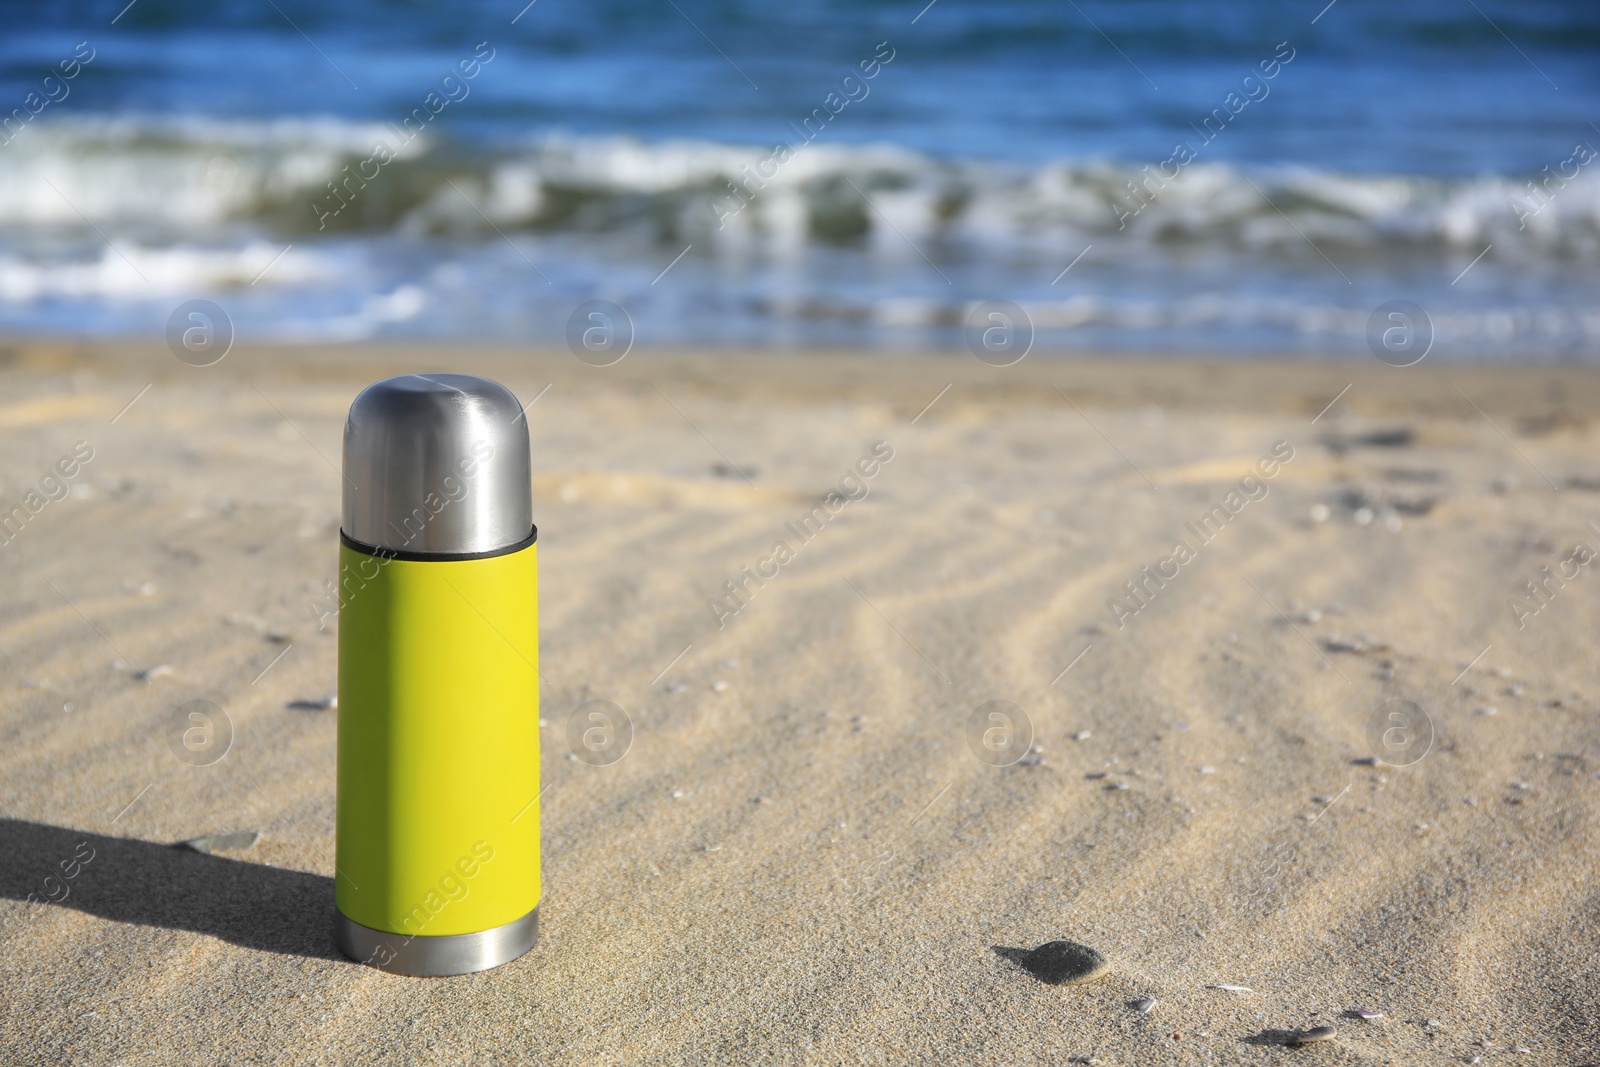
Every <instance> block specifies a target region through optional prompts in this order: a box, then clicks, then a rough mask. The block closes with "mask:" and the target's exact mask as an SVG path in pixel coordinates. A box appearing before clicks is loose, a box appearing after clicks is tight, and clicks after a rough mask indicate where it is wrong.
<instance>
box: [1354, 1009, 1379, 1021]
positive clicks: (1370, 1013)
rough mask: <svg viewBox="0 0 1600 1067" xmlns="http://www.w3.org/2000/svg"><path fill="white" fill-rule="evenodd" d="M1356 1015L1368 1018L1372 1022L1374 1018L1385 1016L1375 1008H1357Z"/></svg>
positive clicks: (1360, 1017) (1359, 1017)
mask: <svg viewBox="0 0 1600 1067" xmlns="http://www.w3.org/2000/svg"><path fill="white" fill-rule="evenodd" d="M1355 1016H1356V1018H1358V1019H1366V1020H1367V1021H1369V1022H1370V1021H1371V1020H1373V1019H1381V1018H1383V1012H1381V1011H1377V1010H1376V1009H1373V1008H1357V1009H1356V1010H1355Z"/></svg>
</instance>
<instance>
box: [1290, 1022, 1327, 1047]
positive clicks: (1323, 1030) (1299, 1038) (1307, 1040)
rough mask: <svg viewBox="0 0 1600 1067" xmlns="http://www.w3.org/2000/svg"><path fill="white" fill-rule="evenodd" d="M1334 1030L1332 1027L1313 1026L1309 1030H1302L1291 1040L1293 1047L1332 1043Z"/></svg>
mask: <svg viewBox="0 0 1600 1067" xmlns="http://www.w3.org/2000/svg"><path fill="white" fill-rule="evenodd" d="M1333 1035H1334V1029H1333V1027H1331V1026H1313V1027H1312V1028H1311V1029H1309V1030H1301V1031H1300V1032H1299V1033H1297V1034H1295V1035H1294V1037H1293V1038H1292V1039H1290V1041H1289V1044H1291V1045H1309V1044H1312V1043H1313V1042H1316V1041H1332V1040H1333Z"/></svg>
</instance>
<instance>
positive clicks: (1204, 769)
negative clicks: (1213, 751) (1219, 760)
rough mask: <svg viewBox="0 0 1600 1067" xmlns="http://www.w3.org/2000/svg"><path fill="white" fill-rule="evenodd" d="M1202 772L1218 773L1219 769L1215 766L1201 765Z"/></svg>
mask: <svg viewBox="0 0 1600 1067" xmlns="http://www.w3.org/2000/svg"><path fill="white" fill-rule="evenodd" d="M1200 773H1201V774H1216V773H1217V769H1216V768H1215V767H1201V768H1200Z"/></svg>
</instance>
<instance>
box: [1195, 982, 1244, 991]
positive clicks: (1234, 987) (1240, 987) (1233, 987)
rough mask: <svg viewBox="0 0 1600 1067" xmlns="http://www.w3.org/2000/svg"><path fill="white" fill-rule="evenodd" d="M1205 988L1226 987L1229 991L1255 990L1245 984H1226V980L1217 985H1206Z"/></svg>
mask: <svg viewBox="0 0 1600 1067" xmlns="http://www.w3.org/2000/svg"><path fill="white" fill-rule="evenodd" d="M1206 988H1207V989H1226V990H1227V991H1228V992H1230V993H1254V992H1255V990H1254V989H1251V988H1250V987H1249V986H1247V985H1228V984H1227V983H1226V982H1223V983H1220V984H1218V985H1208V986H1206Z"/></svg>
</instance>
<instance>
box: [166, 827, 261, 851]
mask: <svg viewBox="0 0 1600 1067" xmlns="http://www.w3.org/2000/svg"><path fill="white" fill-rule="evenodd" d="M259 840H261V834H260V833H258V832H257V831H255V830H239V831H237V832H235V833H231V834H208V835H206V836H205V837H191V838H189V839H188V840H187V841H179V842H178V843H177V844H176V845H173V846H172V847H173V848H180V849H186V850H188V851H190V852H203V853H206V854H207V855H210V854H211V853H214V852H238V851H242V850H243V849H247V848H253V847H254V846H255V843H256V842H257V841H259Z"/></svg>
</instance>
